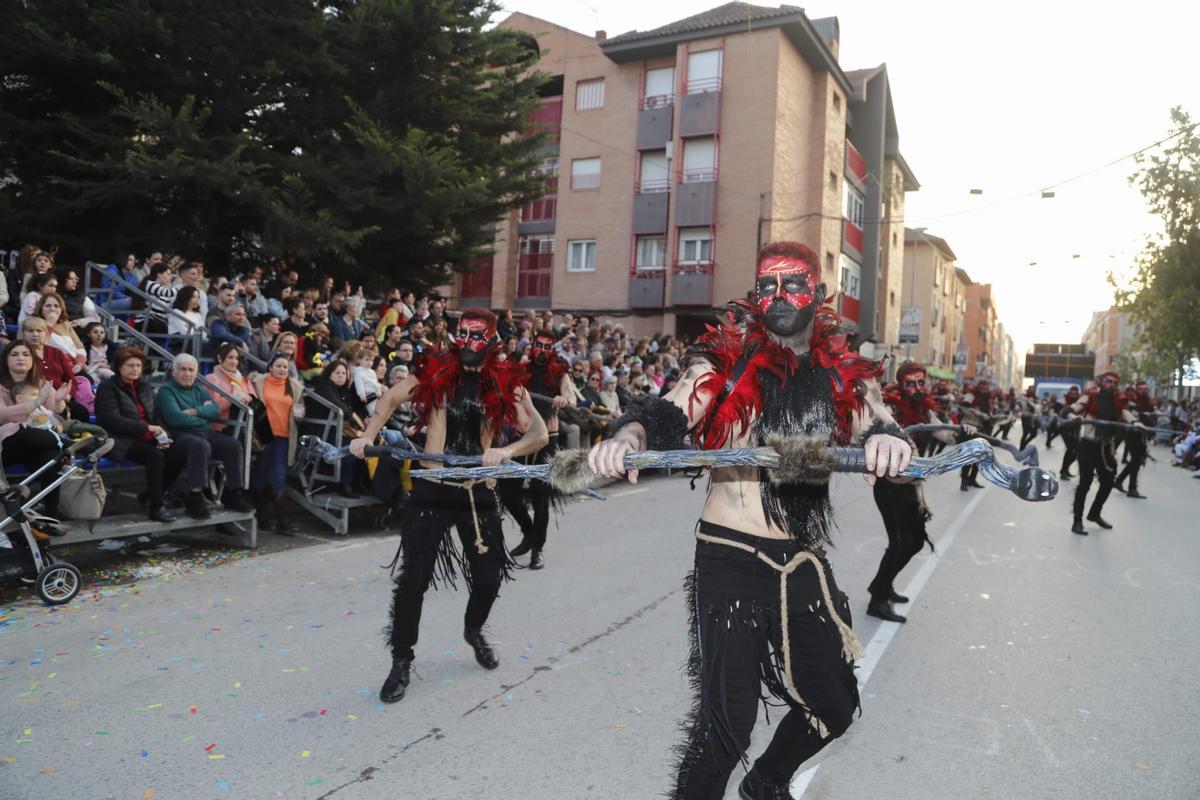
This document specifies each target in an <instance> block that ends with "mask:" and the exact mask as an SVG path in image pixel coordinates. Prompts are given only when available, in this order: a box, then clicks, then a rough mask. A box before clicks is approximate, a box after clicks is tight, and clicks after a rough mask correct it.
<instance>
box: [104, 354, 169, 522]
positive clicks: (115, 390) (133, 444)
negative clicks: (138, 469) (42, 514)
mask: <svg viewBox="0 0 1200 800" xmlns="http://www.w3.org/2000/svg"><path fill="white" fill-rule="evenodd" d="M112 365H113V369H114V370H115V371H116V373H117V374H116V375H113V376H112V377H111V378H109V379H108V380H106V381H104V382H103V383H101V384H100V385H99V386H98V387H96V422H98V423H99V424H100V426H101V427H103V428H104V429H105V430H106V431H108V433H109V436H111V437H112V439H113V449H112V450H111V451H110V452H109V454H108V457H109V458H111V459H112V460H113V461H133V462H135V463H137V464H141V465H143V466H144V467H145V468H146V495H145V500H146V506H147V508H148V509H149V513H150V519H152V520H154V521H155V522H174V521H175V515H174V514H172V513H171V512H170V511H168V510H166V509H165V508H163V487H164V486H170V485H171V484H173V483H175V480H176V478H178V477H179V473H180V472H182V471H183V466H184V463H185V462H186V458H187V456H186V453H185V452H184V449H183V448H182V447H180V446H178V445H172V444H171V441H170V438H169V437H168V436H167V433H166V431H164V430H163V429H162V428H161V427H160V426H158V425H155V424H153V420H154V389H152V388H151V387H150V384H148V383H145V382H143V381H142V370H143V368H144V367H145V365H146V354H145V353H143V352H142V351H141V350H139V349H138V348H136V347H123V348H121V349H120V350H118V351H117V352H116V353H114V354H113V358H112Z"/></svg>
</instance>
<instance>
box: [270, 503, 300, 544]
mask: <svg viewBox="0 0 1200 800" xmlns="http://www.w3.org/2000/svg"><path fill="white" fill-rule="evenodd" d="M271 499H272V501H273V505H274V508H275V523H274V525H272V526H271V530H272V531H273V532H274V533H277V534H279V535H280V536H295V535H296V527H295V526H294V525H289V524H288V522H287V511H286V508H287V507H286V505H285V503H287V495H286V494H285V493H283V492H276V493H275V495H274V496H273V497H272V498H271Z"/></svg>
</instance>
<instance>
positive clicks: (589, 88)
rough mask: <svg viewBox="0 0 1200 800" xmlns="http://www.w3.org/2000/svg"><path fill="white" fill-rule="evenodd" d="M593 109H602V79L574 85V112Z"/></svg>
mask: <svg viewBox="0 0 1200 800" xmlns="http://www.w3.org/2000/svg"><path fill="white" fill-rule="evenodd" d="M593 108H604V78H596V79H595V80H591V81H579V82H577V83H576V84H575V110H576V111H590V110H591V109H593Z"/></svg>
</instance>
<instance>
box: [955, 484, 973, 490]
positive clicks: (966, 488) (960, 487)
mask: <svg viewBox="0 0 1200 800" xmlns="http://www.w3.org/2000/svg"><path fill="white" fill-rule="evenodd" d="M958 490H959V491H960V492H969V491H971V487H970V486H968V485H967V484H965V483H964V484H963V485H961V486H959V487H958Z"/></svg>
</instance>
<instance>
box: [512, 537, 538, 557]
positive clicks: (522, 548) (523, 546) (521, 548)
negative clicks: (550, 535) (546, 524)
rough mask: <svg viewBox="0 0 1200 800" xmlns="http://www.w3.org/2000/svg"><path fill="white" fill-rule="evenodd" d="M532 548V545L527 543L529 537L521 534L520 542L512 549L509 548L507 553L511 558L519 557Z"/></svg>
mask: <svg viewBox="0 0 1200 800" xmlns="http://www.w3.org/2000/svg"><path fill="white" fill-rule="evenodd" d="M532 549H533V545H531V544H530V543H529V539H528V538H526V537H524V536H522V537H521V543H520V544H519V545H517V546H516V547H514V548H513V549H512V550H509V551H508V554H509V555H510V556H512V557H513V558H519V557H520V556H523V555H525V554H526V553H528V552H529V551H530V550H532Z"/></svg>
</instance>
